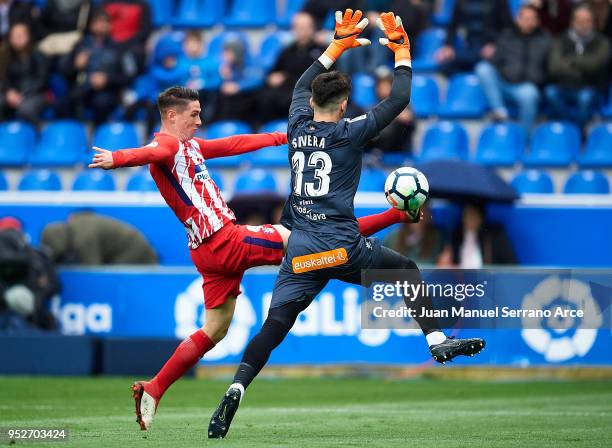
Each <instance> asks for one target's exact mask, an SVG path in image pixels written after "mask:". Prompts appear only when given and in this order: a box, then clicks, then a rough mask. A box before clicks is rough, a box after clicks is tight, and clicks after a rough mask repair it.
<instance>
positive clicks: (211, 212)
mask: <svg viewBox="0 0 612 448" xmlns="http://www.w3.org/2000/svg"><path fill="white" fill-rule="evenodd" d="M286 142H287V136H286V134H281V133H278V132H274V133H270V134H245V135H237V136H232V137H227V138H220V139H215V140H204V139H201V138H192V139H191V140H186V141H180V140H179V139H178V138H176V137H174V136H172V135H169V134H164V133H157V134H155V138H154V140H153V141H152V142H151V143H150V144H148V145H147V146H145V147H143V148H136V149H124V150H121V151H116V152H114V153H113V165H114V167H115V168H118V167H124V166H140V165H145V164H147V163H149V164H150V167H149V171H150V172H151V176H152V177H153V180H154V181H155V184H156V185H157V188H158V189H159V192H160V193H161V195H162V196H163V197H164V199H165V200H166V203H167V204H168V205H169V206H170V208H171V209H172V210H173V211H174V214H175V215H176V216H177V218H178V219H179V220H180V221H181V222H182V223H183V225H184V226H185V229H186V231H187V236H188V238H189V246H190V247H191V248H192V249H195V248H197V247H198V246H199V245H200V244H201V243H202V242H203V241H204V240H205V239H206V238H208V237H209V236H211V235H212V234H214V233H215V232H217V231H218V230H219V229H221V228H222V227H223V226H224V225H225V224H227V223H228V222H232V221H235V220H236V217H235V216H234V213H233V212H232V210H230V208H229V207H228V206H227V204H226V203H225V201H224V200H223V197H221V192H220V191H219V188H218V187H217V185H216V184H215V183H214V182H213V180H212V179H211V178H210V175H209V174H208V169H207V168H206V160H208V159H212V158H215V157H225V156H233V155H237V154H242V153H245V152H249V151H254V150H256V149H260V148H264V147H267V146H277V145H282V144H285V143H286Z"/></svg>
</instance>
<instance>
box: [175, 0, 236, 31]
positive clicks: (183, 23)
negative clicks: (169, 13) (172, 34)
mask: <svg viewBox="0 0 612 448" xmlns="http://www.w3.org/2000/svg"><path fill="white" fill-rule="evenodd" d="M224 13H225V1H224V0H179V2H178V9H177V11H176V15H175V17H174V20H173V23H174V26H176V27H179V28H209V27H212V26H214V25H218V24H219V23H221V20H222V19H223V14H224ZM167 21H168V17H166V24H167Z"/></svg>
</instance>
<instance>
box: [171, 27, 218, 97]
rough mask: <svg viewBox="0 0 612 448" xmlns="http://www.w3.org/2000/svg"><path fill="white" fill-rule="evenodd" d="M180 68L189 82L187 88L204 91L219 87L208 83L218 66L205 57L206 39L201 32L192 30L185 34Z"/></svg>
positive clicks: (186, 84)
mask: <svg viewBox="0 0 612 448" xmlns="http://www.w3.org/2000/svg"><path fill="white" fill-rule="evenodd" d="M179 66H180V67H181V70H182V72H183V73H185V76H186V77H187V80H186V81H185V86H186V87H188V88H190V89H195V90H203V89H209V88H215V89H216V88H218V87H219V86H218V85H214V86H208V85H207V84H206V83H207V82H208V81H209V80H210V78H211V77H212V76H213V75H211V71H212V72H214V69H215V67H216V64H215V63H214V61H212V60H210V59H209V58H207V57H205V55H204V38H203V36H202V33H201V32H200V31H196V30H191V31H188V32H187V33H186V34H185V40H184V41H183V54H182V55H181V57H180V58H179Z"/></svg>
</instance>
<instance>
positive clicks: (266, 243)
mask: <svg viewBox="0 0 612 448" xmlns="http://www.w3.org/2000/svg"><path fill="white" fill-rule="evenodd" d="M242 242H243V243H247V244H252V245H254V246H261V247H265V248H266V249H277V250H282V249H283V248H284V245H283V243H282V242H277V241H270V240H265V239H263V238H253V237H252V236H245V237H244V239H243V240H242Z"/></svg>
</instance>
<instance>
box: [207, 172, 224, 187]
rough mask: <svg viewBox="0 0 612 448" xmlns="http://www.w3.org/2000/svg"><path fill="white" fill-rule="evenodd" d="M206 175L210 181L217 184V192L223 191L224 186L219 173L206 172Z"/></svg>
mask: <svg viewBox="0 0 612 448" xmlns="http://www.w3.org/2000/svg"><path fill="white" fill-rule="evenodd" d="M208 175H209V176H210V178H211V179H212V181H213V182H214V183H215V184H217V187H218V188H219V190H221V191H223V186H224V185H225V184H224V183H223V176H221V173H217V172H216V171H208Z"/></svg>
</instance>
